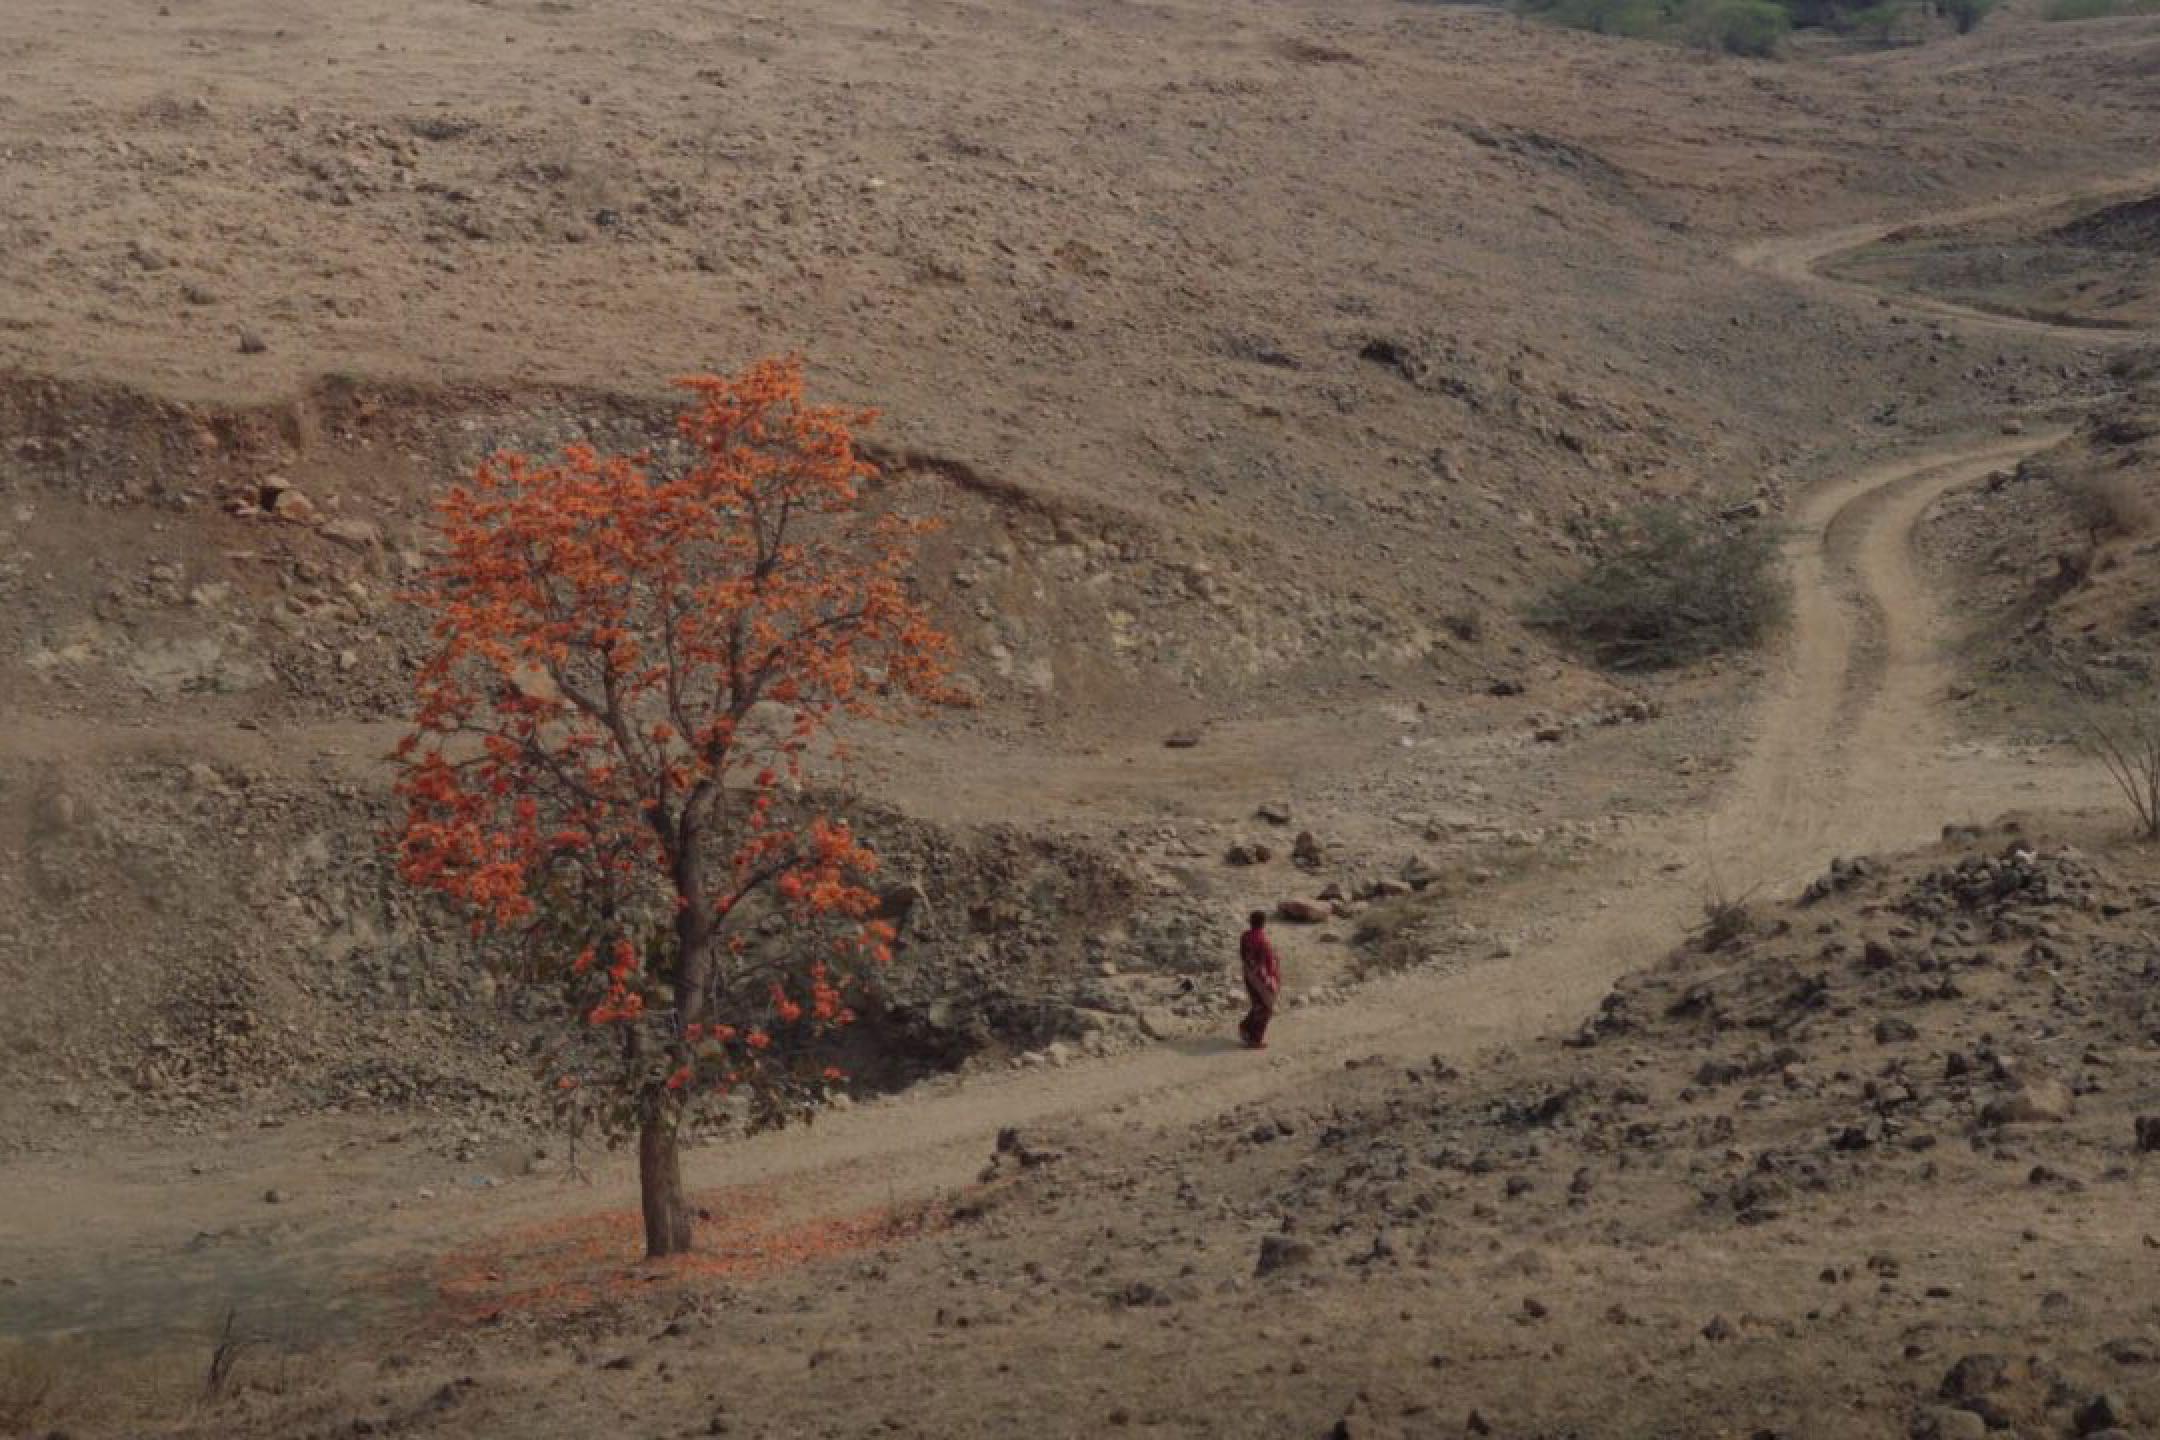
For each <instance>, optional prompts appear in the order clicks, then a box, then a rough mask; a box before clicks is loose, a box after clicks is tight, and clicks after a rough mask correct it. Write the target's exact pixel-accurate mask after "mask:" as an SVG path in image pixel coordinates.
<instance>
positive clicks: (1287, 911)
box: [1275, 900, 1335, 925]
mask: <svg viewBox="0 0 2160 1440" xmlns="http://www.w3.org/2000/svg"><path fill="white" fill-rule="evenodd" d="M1275 913H1276V914H1277V915H1278V916H1280V917H1281V918H1283V919H1285V920H1288V921H1291V922H1293V923H1295V924H1298V925H1317V924H1319V923H1320V922H1321V921H1323V920H1328V919H1332V918H1333V917H1334V914H1335V912H1334V911H1333V910H1331V909H1330V908H1328V907H1327V906H1325V905H1322V904H1320V903H1318V902H1317V901H1313V900H1284V901H1282V902H1281V903H1280V904H1278V905H1276V907H1275Z"/></svg>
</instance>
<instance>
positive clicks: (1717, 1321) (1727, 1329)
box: [1702, 1315, 1740, 1344]
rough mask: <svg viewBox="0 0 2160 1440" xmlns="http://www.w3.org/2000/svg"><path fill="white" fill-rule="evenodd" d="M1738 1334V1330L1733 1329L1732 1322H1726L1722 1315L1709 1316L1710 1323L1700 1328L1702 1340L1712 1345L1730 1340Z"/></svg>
mask: <svg viewBox="0 0 2160 1440" xmlns="http://www.w3.org/2000/svg"><path fill="white" fill-rule="evenodd" d="M1739 1333H1740V1332H1739V1331H1738V1330H1736V1329H1734V1328H1733V1323H1732V1321H1730V1320H1727V1319H1726V1318H1725V1317H1724V1316H1723V1315H1713V1316H1711V1317H1710V1323H1709V1324H1707V1325H1705V1326H1703V1327H1702V1337H1703V1339H1705V1340H1708V1341H1710V1342H1712V1343H1713V1344H1715V1343H1718V1342H1720V1341H1725V1340H1730V1339H1732V1338H1733V1336H1735V1335H1737V1334H1739Z"/></svg>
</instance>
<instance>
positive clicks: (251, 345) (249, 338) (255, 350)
mask: <svg viewBox="0 0 2160 1440" xmlns="http://www.w3.org/2000/svg"><path fill="white" fill-rule="evenodd" d="M269 348H270V342H269V341H267V340H265V339H263V337H262V336H260V335H258V334H256V333H255V332H254V331H253V330H243V331H241V332H240V353H241V354H242V355H260V354H262V353H263V352H264V351H265V350H268V349H269Z"/></svg>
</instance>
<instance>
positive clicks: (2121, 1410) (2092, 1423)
mask: <svg viewBox="0 0 2160 1440" xmlns="http://www.w3.org/2000/svg"><path fill="white" fill-rule="evenodd" d="M2127 1410H2128V1407H2126V1406H2125V1405H2124V1404H2123V1402H2122V1397H2120V1396H2118V1395H2110V1394H2108V1393H2107V1392H2105V1391H2103V1392H2101V1393H2100V1394H2098V1395H2095V1396H2093V1397H2092V1398H2091V1399H2090V1400H2087V1401H2086V1402H2085V1403H2084V1404H2082V1405H2080V1406H2078V1408H2077V1414H2076V1415H2074V1416H2073V1417H2071V1423H2073V1424H2075V1425H2076V1426H2077V1433H2078V1434H2080V1435H2094V1434H2098V1433H2099V1432H2100V1431H2103V1430H2117V1429H2120V1428H2122V1426H2123V1425H2124V1424H2125V1423H2126V1422H2127V1420H2128V1413H2127Z"/></svg>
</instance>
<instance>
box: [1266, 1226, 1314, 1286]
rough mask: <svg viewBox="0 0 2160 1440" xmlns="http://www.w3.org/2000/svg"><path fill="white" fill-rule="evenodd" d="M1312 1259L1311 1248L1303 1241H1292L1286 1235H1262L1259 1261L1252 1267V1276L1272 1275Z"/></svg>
mask: <svg viewBox="0 0 2160 1440" xmlns="http://www.w3.org/2000/svg"><path fill="white" fill-rule="evenodd" d="M1312 1258H1313V1248H1312V1246H1310V1245H1308V1244H1306V1243H1305V1242H1304V1241H1303V1240H1293V1239H1291V1238H1290V1237H1289V1236H1288V1235H1263V1236H1261V1237H1260V1259H1259V1262H1258V1263H1257V1264H1255V1265H1254V1266H1253V1274H1254V1275H1256V1276H1258V1275H1272V1274H1274V1273H1275V1272H1276V1271H1278V1270H1288V1269H1292V1268H1294V1267H1296V1266H1299V1265H1304V1264H1307V1263H1309V1262H1310V1261H1311V1260H1312Z"/></svg>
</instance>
